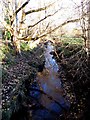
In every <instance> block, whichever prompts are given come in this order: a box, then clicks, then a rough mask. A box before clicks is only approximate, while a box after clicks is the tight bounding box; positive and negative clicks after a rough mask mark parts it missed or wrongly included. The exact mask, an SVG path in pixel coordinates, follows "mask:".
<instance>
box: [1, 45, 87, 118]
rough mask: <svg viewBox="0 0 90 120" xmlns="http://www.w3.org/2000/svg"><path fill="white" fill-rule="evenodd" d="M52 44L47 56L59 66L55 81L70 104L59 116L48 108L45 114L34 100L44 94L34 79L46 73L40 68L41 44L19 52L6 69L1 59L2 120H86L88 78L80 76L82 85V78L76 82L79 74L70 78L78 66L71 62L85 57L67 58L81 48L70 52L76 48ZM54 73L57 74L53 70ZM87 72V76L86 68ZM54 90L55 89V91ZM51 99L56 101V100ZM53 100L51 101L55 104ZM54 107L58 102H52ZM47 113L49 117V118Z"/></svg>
mask: <svg viewBox="0 0 90 120" xmlns="http://www.w3.org/2000/svg"><path fill="white" fill-rule="evenodd" d="M45 45H46V46H47V43H45ZM53 45H54V46H55V48H56V49H55V51H53V52H51V54H53V55H54V58H55V60H56V61H57V64H58V67H59V70H58V74H57V76H58V77H59V80H61V82H62V85H63V86H62V87H63V88H64V94H63V95H64V97H65V96H66V97H67V99H68V100H69V102H70V109H68V110H64V111H62V113H63V114H62V113H60V111H59V113H60V114H55V112H53V111H52V109H51V110H50V109H49V110H50V112H48V107H47V108H45V106H43V105H42V104H41V101H39V100H38V99H39V98H41V95H40V94H42V95H43V96H47V93H45V91H44V92H43V89H44V88H45V86H44V87H41V86H40V85H39V84H37V76H38V78H39V79H40V77H41V76H40V75H42V74H45V76H47V75H48V74H49V72H48V70H47V69H46V68H45V67H44V66H45V56H44V51H45V50H44V47H43V46H42V45H39V46H37V48H35V49H33V51H26V52H25V51H24V52H23V53H22V56H17V57H15V56H14V57H12V59H11V60H12V61H15V63H13V64H12V65H11V66H9V67H7V66H5V64H7V61H5V60H4V70H3V100H4V101H3V120H32V119H34V120H35V119H36V120H37V118H38V119H40V120H42V118H43V116H44V119H47V118H48V116H49V119H51V120H56V119H58V120H59V119H60V120H71V119H72V120H77V119H78V120H88V119H87V118H88V116H89V114H88V113H89V102H88V101H89V97H88V96H89V93H88V90H89V84H88V83H89V82H88V81H89V79H87V78H85V77H84V76H83V77H84V78H85V79H86V80H87V81H85V82H84V83H86V84H85V85H84V83H83V80H85V79H83V78H82V79H81V80H82V81H79V80H78V79H77V77H78V76H79V75H80V73H78V74H77V75H76V76H75V77H74V78H73V76H72V75H74V74H75V72H76V70H77V68H78V66H79V64H78V66H75V68H74V65H75V64H74V63H78V60H79V58H80V56H81V55H85V54H82V53H80V54H78V56H76V57H75V56H74V57H73V58H74V59H71V58H72V57H71V56H72V55H73V54H75V53H77V52H78V51H79V50H81V48H78V47H77V49H76V51H75V50H74V49H75V47H76V46H73V47H72V46H71V47H66V46H62V45H61V44H58V43H57V44H53ZM63 48H64V51H63ZM67 50H68V52H67ZM62 51H63V52H62ZM71 51H72V52H71ZM67 53H68V54H67ZM84 58H85V57H84ZM82 60H84V59H81V60H80V61H82ZM5 62H6V63H5ZM47 63H48V62H47ZM54 63H55V61H54ZM79 63H80V62H79ZM81 63H82V62H81ZM84 63H85V62H83V65H84V67H85V65H86V64H84ZM56 66H57V65H56ZM73 68H74V69H73ZM80 68H81V67H80ZM45 69H46V70H45ZM70 70H71V71H70ZM85 70H86V69H85ZM55 71H57V67H56V69H55ZM79 72H80V71H79ZM41 73H42V74H41ZM87 73H88V74H89V70H88V69H87ZM50 76H51V74H50ZM55 76H56V74H55ZM88 76H89V75H88ZM41 78H42V77H41ZM44 78H45V77H44ZM39 83H40V82H39ZM40 84H41V83H40ZM77 86H78V87H77ZM51 88H52V87H51ZM76 88H77V89H76ZM49 90H50V89H49ZM33 91H34V92H33ZM56 91H58V90H57V89H56ZM60 92H62V91H60ZM48 97H49V98H50V100H51V101H52V100H53V99H52V97H51V96H48ZM10 98H11V99H10ZM54 98H55V99H56V97H54ZM55 99H54V102H56V101H55ZM43 102H44V101H43ZM57 104H58V103H56V106H57ZM60 105H61V104H60ZM60 105H59V106H60ZM54 108H55V107H54ZM57 108H58V106H57V107H56V108H55V109H54V110H56V112H57V111H58V110H60V108H59V109H57ZM38 110H39V111H38ZM43 110H44V112H43ZM84 110H85V111H84ZM35 111H37V112H35ZM37 114H38V115H37ZM51 114H53V116H52V117H51ZM34 115H35V116H34ZM39 115H40V117H39ZM33 116H34V117H33ZM45 116H46V117H45ZM47 120H48V119H47Z"/></svg>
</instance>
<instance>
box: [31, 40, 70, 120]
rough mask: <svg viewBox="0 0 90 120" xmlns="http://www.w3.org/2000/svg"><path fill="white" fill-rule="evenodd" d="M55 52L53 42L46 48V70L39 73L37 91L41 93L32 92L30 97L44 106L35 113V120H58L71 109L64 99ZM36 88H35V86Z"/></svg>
mask: <svg viewBox="0 0 90 120" xmlns="http://www.w3.org/2000/svg"><path fill="white" fill-rule="evenodd" d="M52 51H54V47H53V46H52V44H51V42H48V43H47V45H46V46H45V53H44V55H45V68H44V69H43V71H42V72H38V76H37V78H36V81H37V83H38V86H36V89H39V90H41V91H43V92H40V91H33V92H32V91H31V92H30V95H32V96H33V97H36V98H37V99H38V101H39V103H40V104H41V105H42V106H43V107H42V108H38V109H36V110H34V111H33V120H56V118H58V117H59V115H61V114H62V112H63V111H64V110H68V109H69V107H70V104H69V102H68V101H67V100H66V99H65V98H64V97H63V95H64V90H63V85H62V83H61V78H60V77H59V75H58V70H59V67H58V65H57V63H56V60H55V59H54V58H53V55H51V54H50V53H51V52H52ZM34 88H35V86H34Z"/></svg>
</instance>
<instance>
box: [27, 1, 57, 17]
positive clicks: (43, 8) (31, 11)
mask: <svg viewBox="0 0 90 120" xmlns="http://www.w3.org/2000/svg"><path fill="white" fill-rule="evenodd" d="M54 3H55V2H54ZM54 3H51V4H50V5H48V6H45V7H42V8H38V9H36V10H30V11H27V12H25V15H28V14H30V13H33V12H39V11H42V10H45V9H47V8H49V7H50V6H52V5H53V4H54Z"/></svg>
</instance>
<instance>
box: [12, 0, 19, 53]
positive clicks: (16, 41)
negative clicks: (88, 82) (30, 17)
mask: <svg viewBox="0 0 90 120" xmlns="http://www.w3.org/2000/svg"><path fill="white" fill-rule="evenodd" d="M16 10H17V0H15V11H16ZM17 28H18V18H17V13H16V15H15V28H14V37H13V43H14V46H15V50H16V54H20V53H21V50H20V40H18V39H17V37H16V36H18V30H17Z"/></svg>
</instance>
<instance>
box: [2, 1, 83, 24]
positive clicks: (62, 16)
mask: <svg viewBox="0 0 90 120" xmlns="http://www.w3.org/2000/svg"><path fill="white" fill-rule="evenodd" d="M1 1H2V0H0V14H1V10H2V7H3V6H2V5H1ZM18 1H20V0H17V2H18ZM55 1H56V3H55V7H54V9H51V11H50V10H49V11H48V12H51V13H52V11H54V10H57V9H58V8H60V7H63V8H64V9H63V10H62V12H61V11H60V12H58V13H57V14H56V15H55V16H54V17H53V18H51V19H52V21H54V22H56V23H57V24H60V22H63V21H64V20H66V19H67V18H69V17H72V16H73V14H75V11H74V8H75V7H77V6H78V5H80V4H81V0H30V2H29V4H28V5H27V6H26V8H25V10H26V11H28V10H29V9H33V8H34V9H35V8H38V7H42V6H44V5H46V4H47V3H52V2H55ZM21 2H22V3H23V2H25V0H21ZM36 16H37V13H36V14H33V15H30V16H27V24H30V22H31V21H30V19H31V18H32V17H33V18H32V19H36ZM41 16H42V15H41ZM74 17H75V16H74ZM1 18H2V14H1V15H0V19H1Z"/></svg>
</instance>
